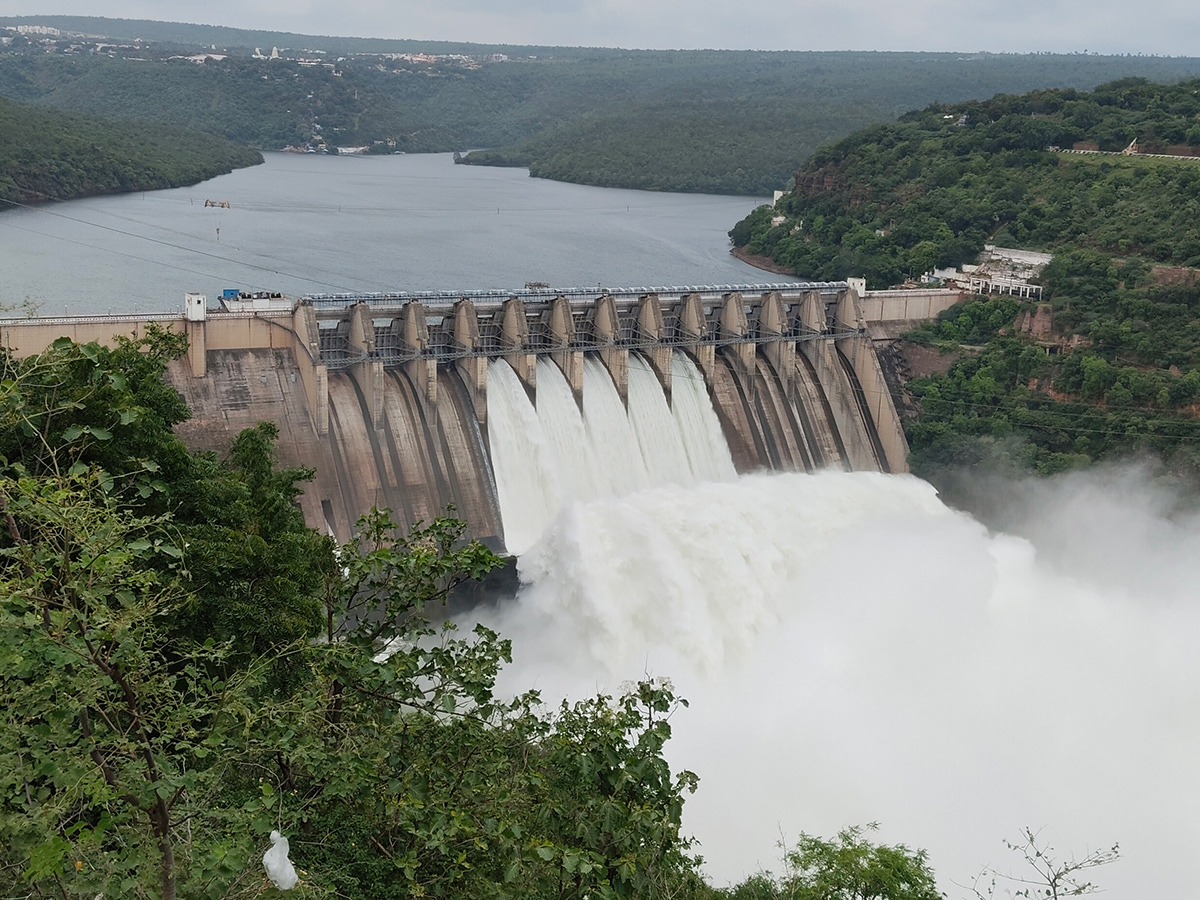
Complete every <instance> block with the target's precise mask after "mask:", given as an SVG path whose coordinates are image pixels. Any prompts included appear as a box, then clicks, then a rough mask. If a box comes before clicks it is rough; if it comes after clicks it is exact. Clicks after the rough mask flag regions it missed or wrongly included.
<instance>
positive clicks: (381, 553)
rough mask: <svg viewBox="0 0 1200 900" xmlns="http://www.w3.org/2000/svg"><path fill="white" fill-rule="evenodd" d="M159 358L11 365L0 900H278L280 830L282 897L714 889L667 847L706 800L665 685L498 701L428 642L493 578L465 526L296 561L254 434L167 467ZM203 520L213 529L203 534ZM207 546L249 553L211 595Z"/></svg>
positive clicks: (76, 352) (486, 671)
mask: <svg viewBox="0 0 1200 900" xmlns="http://www.w3.org/2000/svg"><path fill="white" fill-rule="evenodd" d="M160 350H161V348H159V349H156V348H155V347H154V346H142V347H140V348H139V349H138V352H137V353H132V352H131V353H128V354H125V355H121V354H115V355H114V354H113V353H111V352H109V351H104V350H103V349H102V348H97V347H95V346H87V347H76V346H74V345H70V346H68V345H62V346H58V347H56V348H55V349H54V350H53V351H51V352H50V353H48V354H45V355H43V356H42V357H40V358H35V359H32V360H24V361H15V360H12V359H10V358H7V357H5V358H3V360H0V361H2V362H3V364H4V378H3V379H0V435H4V436H5V437H6V438H7V443H5V445H4V448H3V450H2V451H0V452H3V458H0V520H2V527H0V710H2V712H0V716H2V717H3V722H2V724H0V897H2V898H4V900H10V898H12V900H15V898H18V897H19V898H27V897H56V898H62V900H74V898H86V900H92V898H94V897H96V896H103V897H105V898H106V900H115V898H126V897H128V898H151V897H153V898H162V900H171V898H175V897H187V898H250V897H257V896H260V895H267V894H270V893H271V892H273V890H274V889H273V888H271V887H270V885H269V884H268V882H267V879H266V877H265V873H264V872H263V869H262V865H261V862H260V858H261V855H262V853H263V851H264V850H265V849H266V847H267V845H268V838H267V836H268V834H269V833H270V832H271V831H272V830H275V829H278V830H280V831H282V832H283V833H285V834H287V835H288V836H289V838H290V843H291V852H292V859H293V861H294V862H295V863H296V865H297V867H298V868H299V869H300V870H301V873H302V874H301V883H300V885H299V887H298V888H297V891H298V895H299V896H344V897H360V898H364V900H374V898H380V900H390V898H400V897H414V896H441V897H449V896H455V897H460V896H469V897H532V898H542V897H545V898H551V897H553V898H563V900H567V898H578V900H582V898H584V897H594V898H624V897H650V896H654V897H669V896H675V895H679V894H680V892H681V891H683V890H684V889H685V888H686V889H691V888H697V887H698V886H702V885H701V884H700V882H699V879H698V878H697V876H696V874H695V861H694V860H693V859H692V858H691V857H690V856H689V854H688V852H687V849H688V845H687V842H686V840H685V839H684V838H683V837H682V836H681V833H680V815H681V810H682V804H683V798H684V795H685V794H686V793H687V792H689V791H690V790H692V789H693V788H694V786H695V777H694V776H693V775H691V774H690V773H686V772H685V773H680V774H678V775H676V774H673V773H671V771H670V769H669V767H668V766H667V764H666V763H665V761H664V760H663V758H662V748H663V745H664V743H665V741H666V740H667V739H668V737H669V736H670V725H669V721H668V720H669V717H670V714H671V712H672V711H673V710H674V709H675V708H676V707H677V706H678V705H679V704H680V703H681V701H679V700H677V699H676V698H675V697H674V695H673V693H672V691H671V690H670V687H669V685H666V684H663V683H657V682H644V683H642V684H639V685H637V686H635V687H634V688H633V689H632V690H630V691H629V692H628V693H627V694H626V695H624V696H622V697H618V698H611V697H597V698H593V699H592V700H589V701H585V702H582V703H578V704H570V705H567V704H564V705H563V706H562V707H561V708H560V709H558V710H557V711H547V710H546V709H545V708H544V707H543V706H542V705H541V704H540V702H539V698H538V697H537V695H536V694H535V693H529V694H525V695H522V696H519V697H516V698H511V699H508V698H499V697H497V696H496V695H495V693H494V685H495V680H496V675H497V673H498V671H499V669H500V667H501V666H502V665H503V664H504V663H505V662H507V661H508V660H509V658H510V647H509V644H508V642H507V641H504V640H502V639H501V638H500V636H498V635H496V634H495V633H493V632H491V631H488V630H487V629H483V628H478V629H476V630H475V631H474V633H473V634H471V635H467V636H462V635H459V634H458V633H457V632H456V631H454V630H453V629H452V628H434V627H432V626H431V624H430V622H429V619H428V616H427V615H426V609H427V608H428V607H430V606H431V605H433V604H436V603H437V602H438V601H439V600H441V599H444V597H445V596H446V594H447V592H448V591H449V590H450V589H451V588H452V587H453V585H454V584H455V583H456V582H458V581H459V580H461V579H463V578H468V577H477V576H478V575H480V574H482V573H483V572H485V571H487V569H488V568H490V567H491V566H493V565H495V563H496V558H495V557H494V556H493V555H492V554H490V553H489V552H488V551H487V550H486V549H485V548H483V547H482V546H481V545H479V544H476V543H464V542H463V540H462V535H463V526H462V524H461V523H458V522H455V521H453V520H450V519H438V520H436V521H434V522H432V523H430V524H429V525H427V526H422V527H418V528H416V529H414V530H413V531H411V532H409V533H407V534H405V533H402V532H398V531H397V530H396V528H395V526H394V525H393V524H392V523H391V522H390V521H389V520H388V518H387V515H386V513H381V512H376V513H373V514H372V515H370V516H368V517H367V518H366V519H364V521H363V522H362V523H361V524H360V529H359V532H358V534H357V536H356V538H355V540H354V541H352V542H351V544H350V545H348V546H347V547H344V548H341V549H340V550H337V549H336V548H333V547H332V546H331V545H329V544H328V542H325V541H323V540H313V541H311V542H310V541H308V538H307V537H306V536H305V535H304V534H300V533H298V532H297V530H296V528H295V523H294V521H293V519H294V511H293V510H292V507H291V505H290V502H289V498H290V496H291V495H290V493H289V492H290V491H292V490H293V485H294V478H293V477H292V476H290V475H289V476H286V477H281V478H276V477H275V476H274V475H272V471H273V470H272V469H271V467H270V466H267V467H265V468H264V460H269V459H270V442H271V437H272V435H271V434H270V433H269V431H264V430H262V429H259V430H257V431H256V432H254V433H252V434H251V435H250V436H249V437H246V438H244V439H243V440H242V441H241V444H240V450H239V452H238V454H236V455H235V458H234V459H233V460H231V461H230V462H229V463H227V464H220V463H218V461H216V460H215V459H213V458H208V457H205V458H201V459H199V460H197V459H196V458H192V457H184V456H180V455H179V448H178V447H177V446H176V445H175V444H174V443H173V436H172V435H171V434H170V425H171V422H170V420H171V419H172V418H173V417H174V414H172V415H166V416H163V415H157V416H156V414H155V412H154V408H153V406H152V404H150V403H149V402H147V399H148V398H149V399H153V398H157V400H156V402H157V401H162V402H163V403H165V404H166V405H165V406H164V407H163V408H164V409H167V410H168V411H170V410H171V409H174V407H173V406H172V405H171V402H170V397H169V395H168V394H159V393H157V390H158V389H157V387H154V386H153V385H151V384H149V383H148V384H147V385H145V386H144V389H143V388H140V387H136V386H134V385H132V382H133V381H135V380H136V379H132V378H131V375H134V374H136V373H139V372H145V371H147V367H149V368H150V369H153V368H155V367H158V366H161V365H162V363H163V359H162V357H161V356H157V357H156V356H155V354H156V353H159V352H160ZM132 428H136V432H128V431H125V430H124V429H132ZM121 448H128V449H127V450H122V449H121ZM133 454H137V455H133ZM166 462H169V463H170V465H169V466H168V465H165V463H166ZM197 473H202V474H203V477H197ZM285 482H286V483H285ZM251 484H253V485H257V488H256V490H254V491H251V490H250V487H249V486H250V485H251ZM264 492H265V493H264ZM222 497H224V498H229V499H230V500H231V502H230V503H219V502H216V501H214V499H213V498H222ZM206 505H207V506H209V507H214V506H215V507H223V508H225V510H226V512H225V513H224V514H223V517H213V518H212V519H211V520H210V521H209V522H208V523H207V525H206V528H207V529H208V530H206V531H204V532H202V533H201V532H197V531H196V530H194V527H193V522H192V521H191V520H190V518H191V515H192V514H191V513H189V512H188V510H189V509H191V510H195V509H202V508H204V507H205V506H206ZM239 506H240V509H241V511H240V512H239V511H238V509H237V507H239ZM221 529H225V532H224V533H222V531H221ZM223 535H224V538H225V539H226V541H227V542H228V543H229V544H230V545H234V544H235V543H238V545H239V546H242V545H244V544H245V542H246V541H247V540H248V539H249V538H253V541H254V542H256V543H254V547H256V548H257V549H256V550H254V551H253V552H247V553H244V554H239V555H237V558H236V559H235V560H234V561H233V563H232V564H230V565H232V568H229V566H225V567H224V568H222V566H223V565H224V563H223V561H222V560H221V559H219V558H217V557H218V555H219V553H220V548H221V546H222V542H223ZM239 542H240V543H239ZM297 547H302V548H305V553H306V554H307V555H308V556H309V557H311V559H309V560H307V561H306V562H305V563H304V565H305V566H306V568H305V569H304V573H305V577H304V578H303V579H298V577H297V573H296V571H293V570H292V569H293V567H294V566H295V565H296V562H295V561H296V557H297ZM322 554H326V555H324V556H322ZM231 573H232V574H231ZM313 575H315V576H316V577H312V576H313ZM298 580H302V581H303V582H304V584H306V585H308V593H297V591H298V588H297V582H298ZM222 584H224V585H226V590H227V591H229V592H231V596H229V597H228V601H229V603H231V604H233V603H236V604H240V608H241V609H242V610H243V612H242V613H241V614H240V615H239V616H238V617H237V620H236V621H229V620H227V619H225V618H222V616H221V613H222V612H223V608H222V602H223V597H222V594H221V590H222V588H221V586H222ZM264 585H266V587H264ZM306 604H308V605H306ZM295 610H301V611H303V614H299V615H295V614H293V612H294V611H295ZM322 611H323V613H324V614H323V615H322V614H321V613H322ZM263 622H284V623H285V624H287V626H288V627H287V628H280V629H273V630H270V631H269V632H268V633H266V634H255V633H254V632H255V631H256V626H258V625H259V624H260V623H263ZM212 623H223V626H222V628H220V629H217V628H214V627H212ZM289 629H290V630H289ZM214 632H216V633H214ZM281 673H282V674H283V675H284V676H285V677H280V676H281Z"/></svg>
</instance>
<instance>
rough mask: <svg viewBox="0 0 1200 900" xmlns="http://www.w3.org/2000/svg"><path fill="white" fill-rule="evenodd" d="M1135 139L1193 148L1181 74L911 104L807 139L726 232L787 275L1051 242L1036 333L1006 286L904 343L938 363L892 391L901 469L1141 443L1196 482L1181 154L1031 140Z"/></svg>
mask: <svg viewBox="0 0 1200 900" xmlns="http://www.w3.org/2000/svg"><path fill="white" fill-rule="evenodd" d="M1135 138H1136V139H1137V140H1138V142H1139V144H1140V146H1141V149H1143V150H1145V151H1171V152H1174V153H1176V154H1187V153H1195V154H1200V80H1193V81H1188V82H1183V83H1180V84H1176V85H1158V84H1152V83H1149V82H1146V81H1142V80H1138V79H1126V80H1122V81H1117V82H1112V83H1110V84H1106V85H1103V86H1101V87H1099V88H1097V89H1096V90H1095V91H1093V92H1090V93H1085V92H1079V91H1070V90H1056V91H1038V92H1034V93H1030V94H1024V95H1021V96H998V97H995V98H993V99H991V100H987V101H982V102H971V103H964V104H958V105H953V106H931V107H929V108H927V109H924V110H922V111H920V112H914V113H910V114H908V115H905V116H903V117H902V118H901V120H900V121H899V122H896V123H894V124H890V125H881V126H875V127H872V128H868V129H865V130H863V131H859V132H857V133H855V134H854V135H851V136H850V137H848V138H846V139H845V140H842V141H840V142H838V143H836V144H832V145H830V146H828V147H825V148H822V149H821V150H819V151H818V152H817V153H816V154H814V155H813V157H812V158H811V159H810V160H809V161H808V162H807V163H806V164H805V166H804V167H803V168H801V169H800V171H799V173H798V174H797V175H796V178H795V189H794V190H793V191H792V192H791V193H790V194H788V195H785V197H784V198H783V199H781V201H780V203H779V207H778V209H776V210H772V209H771V208H769V207H760V208H759V209H758V210H756V211H755V212H754V213H752V214H751V215H750V216H749V217H748V218H747V219H745V220H743V221H742V222H740V223H738V224H737V225H736V226H735V227H734V229H733V230H732V231H731V232H730V236H731V237H732V238H733V240H734V242H735V244H737V245H740V246H744V247H746V248H747V249H748V250H750V251H752V252H755V253H760V254H764V255H767V256H770V257H771V258H772V259H774V260H775V261H776V262H777V263H778V264H780V265H783V266H787V267H790V268H793V269H795V270H796V271H797V272H799V273H802V274H803V275H805V276H808V277H813V278H839V277H843V276H846V275H862V274H865V275H866V276H867V279H868V282H869V286H871V287H886V286H888V285H890V284H892V283H895V282H898V281H900V280H902V279H903V278H904V277H905V276H913V277H917V276H920V275H921V273H923V272H926V271H927V270H929V269H932V268H933V267H935V266H951V265H956V264H959V263H963V262H966V261H969V260H971V259H972V258H973V257H975V255H976V254H977V253H979V251H980V250H981V249H982V247H983V244H984V242H985V241H991V242H994V243H996V244H998V245H1001V246H1009V247H1017V248H1025V249H1035V250H1049V251H1053V252H1054V253H1055V258H1054V260H1053V262H1052V263H1050V265H1049V266H1048V267H1047V268H1046V269H1045V271H1044V272H1043V273H1042V281H1043V284H1044V285H1045V289H1046V293H1045V299H1046V300H1047V301H1048V302H1049V304H1050V306H1051V308H1052V329H1051V331H1050V333H1048V334H1046V333H1043V334H1041V335H1039V337H1040V338H1041V340H1040V342H1039V341H1035V340H1033V339H1032V337H1023V336H1022V335H1021V333H1020V332H1021V329H1019V328H1017V327H1015V323H1016V321H1017V316H1018V315H1019V314H1021V313H1022V312H1032V311H1033V310H1032V304H1029V303H1025V304H1022V303H1021V302H1019V301H1016V300H1013V299H1011V298H1008V297H991V298H987V299H984V298H980V299H977V300H975V301H973V302H971V303H968V304H966V305H965V306H963V307H957V308H955V309H954V310H953V311H951V313H950V314H949V315H948V316H946V317H945V319H944V321H942V322H939V323H936V324H934V325H931V326H929V327H927V328H925V329H923V330H922V331H921V332H920V333H918V334H917V335H914V337H915V338H917V339H919V340H921V341H924V342H927V343H932V344H934V345H936V346H939V347H940V348H941V349H942V350H944V351H946V352H948V353H951V354H953V355H952V356H951V357H950V358H951V359H954V360H956V361H955V362H954V364H953V365H952V366H951V368H950V370H949V371H948V372H946V373H945V374H942V375H934V376H932V377H929V378H925V379H917V380H916V381H914V382H913V383H912V385H911V387H912V389H913V392H914V393H915V394H916V396H917V398H918V400H919V410H920V416H919V418H918V419H917V420H915V421H912V422H910V424H909V439H910V442H911V444H912V448H913V460H912V463H913V468H914V471H917V472H918V473H920V474H922V475H924V476H926V477H930V478H932V479H933V480H935V481H937V480H938V479H939V477H945V476H946V473H950V472H954V471H958V470H959V469H960V468H961V467H964V466H966V467H968V468H969V467H973V466H978V465H1001V466H1004V467H1008V466H1016V467H1017V468H1028V467H1032V468H1035V469H1037V470H1039V471H1046V472H1050V471H1056V470H1059V469H1062V468H1067V467H1072V466H1076V465H1085V464H1087V463H1088V462H1089V461H1091V460H1095V459H1099V458H1103V457H1108V456H1111V455H1113V454H1123V453H1129V452H1134V451H1144V450H1152V451H1156V452H1159V453H1161V454H1164V455H1165V456H1167V457H1168V458H1169V459H1171V460H1173V461H1175V462H1176V463H1178V464H1179V465H1180V466H1182V467H1184V468H1187V469H1188V470H1189V471H1190V472H1192V473H1193V474H1200V419H1197V415H1198V413H1200V407H1198V406H1197V403H1198V401H1200V157H1197V156H1192V157H1188V156H1175V157H1170V158H1155V157H1147V156H1140V157H1139V156H1122V155H1119V154H1116V153H1113V154H1111V155H1105V154H1077V153H1065V152H1062V151H1058V150H1054V149H1050V148H1054V147H1065V148H1070V147H1072V145H1073V144H1075V143H1076V142H1087V143H1091V144H1095V145H1098V146H1099V147H1100V148H1101V149H1103V150H1106V151H1117V150H1121V149H1123V148H1125V147H1126V146H1127V145H1129V143H1130V142H1131V141H1132V140H1134V139H1135ZM779 214H782V215H783V216H784V220H783V221H782V223H780V224H777V225H772V224H771V223H772V220H773V217H777V216H778V215H779ZM1048 350H1049V351H1053V352H1054V353H1055V354H1057V355H1047V352H1048Z"/></svg>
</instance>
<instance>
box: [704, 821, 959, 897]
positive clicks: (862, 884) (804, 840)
mask: <svg viewBox="0 0 1200 900" xmlns="http://www.w3.org/2000/svg"><path fill="white" fill-rule="evenodd" d="M877 827H878V826H877V825H875V824H873V823H872V824H870V825H867V826H865V827H864V826H858V825H856V826H852V827H849V828H845V829H843V830H842V831H840V832H838V834H837V837H836V838H833V839H826V838H821V837H814V836H812V835H809V834H801V835H800V838H799V840H797V842H796V845H795V846H794V847H791V848H787V847H785V848H784V856H783V863H784V874H783V876H782V877H781V878H778V879H776V878H774V877H772V876H771V875H770V874H769V873H760V874H758V875H754V876H752V877H750V878H748V879H746V881H744V882H742V883H741V884H739V885H737V886H736V887H734V888H732V889H730V891H729V892H728V894H727V896H728V897H729V898H730V900H941V898H942V896H943V895H942V894H940V893H939V892H938V890H937V884H936V880H935V878H934V874H933V870H932V869H931V868H930V867H929V859H928V855H927V854H926V852H925V851H924V850H911V849H909V848H908V847H906V846H904V845H903V844H894V845H891V846H889V845H886V844H876V843H873V842H871V841H869V840H867V839H866V838H865V837H864V834H865V833H866V832H868V831H874V830H875V829H876V828H877Z"/></svg>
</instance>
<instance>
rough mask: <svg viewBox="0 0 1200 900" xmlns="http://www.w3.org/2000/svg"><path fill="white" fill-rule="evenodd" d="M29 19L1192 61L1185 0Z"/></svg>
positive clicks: (440, 0)
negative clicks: (1170, 57) (1134, 55)
mask: <svg viewBox="0 0 1200 900" xmlns="http://www.w3.org/2000/svg"><path fill="white" fill-rule="evenodd" d="M39 13H46V14H49V13H62V14H74V15H103V16H116V17H121V18H144V19H159V20H165V21H172V22H198V23H204V24H210V25H228V26H233V27H238V28H257V29H265V30H271V31H294V32H299V33H303V34H337V35H354V36H365V37H388V38H419V39H432V40H467V41H479V42H486V43H514V44H515V43H520V44H561V45H586V46H619V47H656V48H661V47H683V48H708V47H713V48H730V49H743V48H753V49H764V50H789V49H794V50H812V49H835V50H841V49H861V50H964V51H974V50H995V51H1013V52H1031V51H1055V52H1078V51H1084V50H1086V51H1093V52H1101V53H1146V54H1160V55H1174V56H1195V55H1200V3H1198V2H1196V0H990V2H983V0H741V2H736V0H337V2H331V0H0V15H36V14H39Z"/></svg>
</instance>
